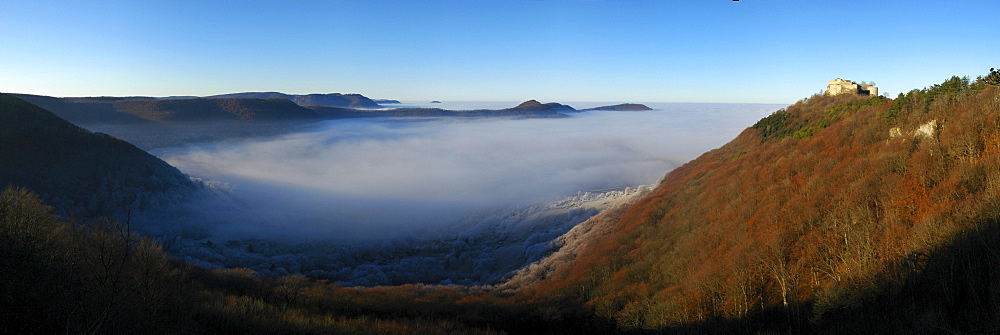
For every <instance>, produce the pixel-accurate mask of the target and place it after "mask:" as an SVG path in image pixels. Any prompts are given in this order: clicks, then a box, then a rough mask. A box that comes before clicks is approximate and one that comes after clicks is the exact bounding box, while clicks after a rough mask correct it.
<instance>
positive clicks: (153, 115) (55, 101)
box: [14, 94, 319, 125]
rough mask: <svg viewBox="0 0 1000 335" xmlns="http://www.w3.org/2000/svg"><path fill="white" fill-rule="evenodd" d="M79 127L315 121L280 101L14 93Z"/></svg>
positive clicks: (313, 115)
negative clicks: (88, 125)
mask: <svg viewBox="0 0 1000 335" xmlns="http://www.w3.org/2000/svg"><path fill="white" fill-rule="evenodd" d="M14 96H16V97H18V98H21V99H23V100H26V101H28V102H31V103H33V104H36V105H38V106H40V107H42V108H45V109H47V110H49V111H51V112H52V113H55V114H56V115H58V116H60V117H62V118H65V119H66V120H68V121H70V122H73V123H75V124H78V125H87V124H94V123H121V124H151V123H155V122H165V121H166V122H203V121H230V120H237V121H238V120H244V121H249V120H269V121H273V120H294V119H309V118H317V117H319V115H318V114H317V113H316V112H314V111H313V110H311V109H308V108H305V107H302V106H299V105H297V104H295V103H293V102H291V101H289V100H287V99H282V98H266V99H265V98H219V99H206V98H193V99H153V98H144V97H128V98H116V97H98V98H54V97H48V96H39V95H28V94H15V95H14Z"/></svg>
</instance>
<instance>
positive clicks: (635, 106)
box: [584, 104, 653, 111]
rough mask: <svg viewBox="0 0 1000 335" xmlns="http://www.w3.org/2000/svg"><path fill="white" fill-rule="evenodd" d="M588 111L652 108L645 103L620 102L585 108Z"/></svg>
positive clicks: (644, 109) (648, 109)
mask: <svg viewBox="0 0 1000 335" xmlns="http://www.w3.org/2000/svg"><path fill="white" fill-rule="evenodd" d="M584 110H586V111H651V110H653V109H652V108H649V106H646V105H643V104H618V105H612V106H601V107H594V108H588V109H584Z"/></svg>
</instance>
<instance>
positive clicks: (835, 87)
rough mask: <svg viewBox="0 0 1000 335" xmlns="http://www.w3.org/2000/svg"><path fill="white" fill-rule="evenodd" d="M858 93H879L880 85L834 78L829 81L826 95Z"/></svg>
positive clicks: (871, 94)
mask: <svg viewBox="0 0 1000 335" xmlns="http://www.w3.org/2000/svg"><path fill="white" fill-rule="evenodd" d="M840 94H858V95H870V96H875V95H878V87H875V86H872V85H868V84H858V83H855V82H853V81H850V80H845V79H840V78H837V79H834V80H831V81H829V82H827V85H826V95H840Z"/></svg>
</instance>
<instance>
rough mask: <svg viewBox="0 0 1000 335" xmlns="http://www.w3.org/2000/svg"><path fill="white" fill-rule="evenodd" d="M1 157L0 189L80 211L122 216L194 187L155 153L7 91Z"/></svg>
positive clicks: (1, 109) (0, 120) (1, 99)
mask: <svg viewBox="0 0 1000 335" xmlns="http://www.w3.org/2000/svg"><path fill="white" fill-rule="evenodd" d="M0 158H2V159H0V160H2V164H0V189H2V188H4V187H7V186H21V187H26V188H28V189H29V190H31V191H34V192H36V193H38V194H39V195H40V196H41V197H42V198H43V199H45V200H46V201H47V202H48V203H50V204H52V205H53V206H55V207H56V208H58V209H60V210H62V211H63V212H64V213H70V212H71V213H74V214H76V215H80V216H84V217H98V216H113V215H119V216H120V215H121V214H123V213H124V212H125V211H128V210H129V209H130V208H132V207H141V206H143V205H144V204H145V203H146V201H147V200H150V199H152V198H159V197H161V196H162V195H163V194H168V195H169V196H175V197H181V196H184V195H185V194H186V192H190V191H193V190H194V186H193V185H192V184H191V182H190V181H189V180H188V178H187V177H186V176H185V175H184V174H182V173H181V172H180V171H179V170H177V169H176V168H174V167H172V166H170V165H168V164H167V163H165V162H163V161H162V160H160V159H159V158H156V157H155V156H153V155H150V154H148V153H146V152H145V151H142V150H140V149H139V148H136V147H135V146H133V145H131V144H129V143H127V142H125V141H122V140H120V139H117V138H114V137H111V136H109V135H106V134H101V133H91V132H90V131H87V130H85V129H83V128H80V127H78V126H75V125H73V124H71V123H69V122H67V121H66V120H63V119H61V118H59V117H58V116H56V115H54V114H52V113H50V112H48V111H46V110H45V109H42V108H41V107H39V106H36V105H33V104H31V103H29V102H26V101H24V100H21V99H19V98H17V97H14V96H11V95H8V94H0Z"/></svg>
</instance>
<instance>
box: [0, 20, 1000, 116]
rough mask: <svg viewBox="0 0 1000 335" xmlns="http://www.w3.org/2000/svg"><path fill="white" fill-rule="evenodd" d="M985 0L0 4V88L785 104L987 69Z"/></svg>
mask: <svg viewBox="0 0 1000 335" xmlns="http://www.w3.org/2000/svg"><path fill="white" fill-rule="evenodd" d="M997 13H1000V1H996V0H981V1H962V0H959V1H921V0H909V1H776V0H743V1H738V2H737V1H729V0H725V1H723V0H699V1H691V0H685V1H665V0H658V1H639V0H635V1H628V0H574V1H570V0H563V1H556V0H552V1H549V0H511V1H506V0H492V1H491V0H468V1H380V0H365V1H317V2H309V1H289V2H288V3H286V2H283V1H282V2H277V1H54V2H53V1H39V0H31V1H21V0H0V46H2V47H0V92H17V93H33V94H43V95H54V96H92V95H115V96H123V95H148V96H169V95H199V96H201V95H212V94H221V93H231V92H242V91H280V92H285V93H294V94H304V93H330V92H340V93H361V94H364V95H366V96H369V97H372V98H392V99H400V100H411V101H422V100H487V101H520V100H527V99H538V100H541V101H564V102H566V101H620V102H626V101H627V102H750V103H791V102H794V101H796V100H798V99H801V98H803V97H806V96H808V95H811V94H813V93H816V92H819V91H820V90H822V89H823V88H824V87H825V85H826V81H827V80H830V79H834V78H837V77H840V78H845V79H851V80H855V81H859V82H860V81H875V82H876V84H878V86H879V87H880V89H881V90H882V91H883V92H889V93H890V94H892V95H895V94H897V93H900V92H905V91H908V90H910V89H913V88H922V87H925V86H929V85H931V84H934V83H939V82H941V81H943V80H945V79H947V78H948V77H950V76H951V75H960V76H964V75H968V76H971V77H975V76H978V75H982V74H984V73H985V72H987V70H988V69H989V68H990V67H1000V43H997V41H1000V28H998V27H997V26H996V14H997Z"/></svg>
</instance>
